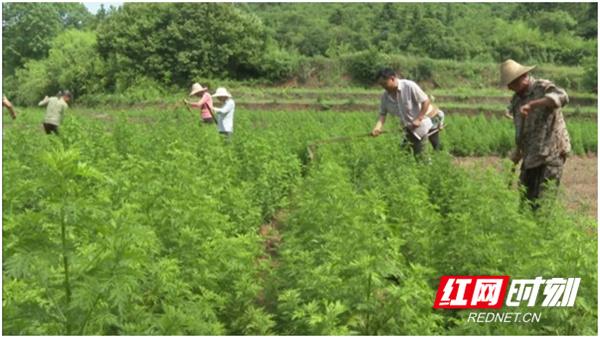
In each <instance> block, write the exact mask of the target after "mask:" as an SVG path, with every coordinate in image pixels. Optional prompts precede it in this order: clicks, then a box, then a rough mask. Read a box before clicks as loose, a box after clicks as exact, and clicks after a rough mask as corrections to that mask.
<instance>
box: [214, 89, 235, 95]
mask: <svg viewBox="0 0 600 338" xmlns="http://www.w3.org/2000/svg"><path fill="white" fill-rule="evenodd" d="M223 96H225V97H231V94H229V92H228V91H227V89H225V88H223V87H219V88H217V91H216V92H215V93H214V94H213V97H223Z"/></svg>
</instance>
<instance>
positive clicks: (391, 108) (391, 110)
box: [379, 79, 429, 127]
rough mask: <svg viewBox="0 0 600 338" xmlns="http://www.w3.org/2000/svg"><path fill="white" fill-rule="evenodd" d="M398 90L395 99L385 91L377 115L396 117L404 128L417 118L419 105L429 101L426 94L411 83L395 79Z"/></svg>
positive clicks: (419, 109) (419, 110)
mask: <svg viewBox="0 0 600 338" xmlns="http://www.w3.org/2000/svg"><path fill="white" fill-rule="evenodd" d="M396 81H397V83H398V90H397V91H396V93H395V94H396V95H395V97H393V96H392V95H390V94H389V93H388V92H387V91H385V92H384V93H383V95H382V96H381V105H380V108H379V114H381V115H387V114H392V115H397V116H398V117H400V120H401V121H402V124H403V125H404V126H405V127H408V126H410V125H411V123H412V121H413V120H414V119H415V118H416V117H417V116H419V113H420V112H421V105H422V104H423V102H425V101H426V100H428V99H429V97H428V96H427V94H425V92H424V91H423V90H422V89H421V87H419V85H418V84H416V83H415V82H413V81H410V80H400V79H396Z"/></svg>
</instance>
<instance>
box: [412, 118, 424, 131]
mask: <svg viewBox="0 0 600 338" xmlns="http://www.w3.org/2000/svg"><path fill="white" fill-rule="evenodd" d="M421 121H422V120H421V119H419V118H417V119H414V120H413V121H412V125H411V126H412V128H413V129H416V128H419V126H420V125H421Z"/></svg>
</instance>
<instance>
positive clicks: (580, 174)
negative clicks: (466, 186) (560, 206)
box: [455, 154, 598, 218]
mask: <svg viewBox="0 0 600 338" xmlns="http://www.w3.org/2000/svg"><path fill="white" fill-rule="evenodd" d="M501 161H502V158H500V157H497V156H485V157H457V158H456V159H455V162H456V163H457V164H459V165H461V166H464V167H467V168H468V167H478V168H481V167H484V166H492V167H494V168H496V169H497V170H498V171H500V170H501V168H502V165H501ZM597 174H598V157H597V156H596V155H595V154H593V155H587V156H586V155H584V156H572V157H569V159H567V163H566V164H565V168H564V172H563V177H562V180H561V186H562V187H563V188H564V191H565V193H566V203H567V207H568V208H569V209H572V210H577V211H581V212H584V213H586V214H587V215H589V216H591V217H593V218H596V216H597V212H598V175H597Z"/></svg>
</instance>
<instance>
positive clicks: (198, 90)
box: [190, 82, 208, 96]
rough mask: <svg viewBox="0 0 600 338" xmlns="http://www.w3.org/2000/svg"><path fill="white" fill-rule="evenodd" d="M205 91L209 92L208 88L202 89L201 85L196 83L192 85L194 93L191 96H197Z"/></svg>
mask: <svg viewBox="0 0 600 338" xmlns="http://www.w3.org/2000/svg"><path fill="white" fill-rule="evenodd" d="M204 90H208V88H204V87H202V85H201V84H199V83H198V82H196V83H194V84H193V85H192V91H191V92H190V96H192V95H195V94H197V93H199V92H201V91H204Z"/></svg>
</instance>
